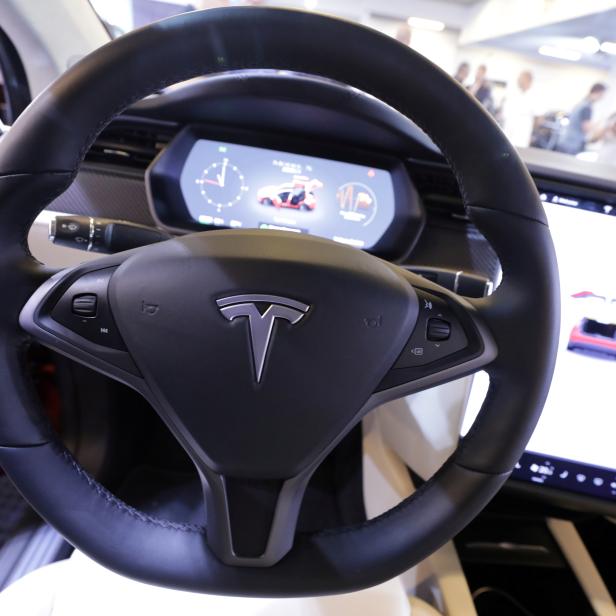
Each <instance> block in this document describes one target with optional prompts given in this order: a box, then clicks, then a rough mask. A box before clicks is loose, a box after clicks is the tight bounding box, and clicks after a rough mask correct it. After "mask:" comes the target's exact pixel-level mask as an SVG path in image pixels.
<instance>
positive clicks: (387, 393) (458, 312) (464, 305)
mask: <svg viewBox="0 0 616 616" xmlns="http://www.w3.org/2000/svg"><path fill="white" fill-rule="evenodd" d="M405 276H406V277H407V279H408V281H409V283H410V284H412V285H413V288H414V289H415V292H416V294H417V298H418V303H419V313H418V317H417V322H416V324H415V327H414V329H413V332H412V333H411V335H410V337H409V339H408V341H407V342H406V344H405V345H404V348H403V350H402V352H401V353H400V355H399V356H398V358H397V360H396V362H395V363H394V365H393V366H392V368H391V370H389V372H388V373H387V374H386V375H385V377H384V378H383V380H382V381H381V383H380V384H379V387H378V388H377V392H376V393H375V397H376V398H377V399H378V400H379V403H381V402H382V401H385V400H388V399H392V398H397V397H400V396H401V395H407V394H410V393H414V392H416V391H420V390H422V389H428V388H430V387H434V386H436V385H440V384H442V383H445V382H448V381H452V380H455V379H457V378H461V377H463V376H466V375H469V374H472V373H474V372H477V371H478V370H481V369H482V368H484V367H486V366H487V365H489V364H490V363H491V362H492V361H493V360H494V359H495V358H496V356H497V353H498V351H497V346H496V343H495V341H494V338H493V337H492V335H491V333H490V330H489V328H488V327H487V326H486V324H485V320H484V319H483V318H482V315H481V313H480V311H479V310H478V309H477V307H476V305H475V303H473V302H472V301H471V300H469V299H467V298H464V297H461V296H459V295H457V294H455V293H453V292H451V291H449V290H448V289H445V288H444V287H441V286H440V285H437V284H434V283H432V282H430V281H428V280H426V279H424V278H422V277H421V276H418V275H416V274H413V273H411V272H408V271H405Z"/></svg>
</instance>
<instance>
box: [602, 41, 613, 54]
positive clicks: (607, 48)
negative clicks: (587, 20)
mask: <svg viewBox="0 0 616 616" xmlns="http://www.w3.org/2000/svg"><path fill="white" fill-rule="evenodd" d="M601 51H602V52H603V53H609V54H610V55H611V56H616V43H613V42H612V41H603V43H601Z"/></svg>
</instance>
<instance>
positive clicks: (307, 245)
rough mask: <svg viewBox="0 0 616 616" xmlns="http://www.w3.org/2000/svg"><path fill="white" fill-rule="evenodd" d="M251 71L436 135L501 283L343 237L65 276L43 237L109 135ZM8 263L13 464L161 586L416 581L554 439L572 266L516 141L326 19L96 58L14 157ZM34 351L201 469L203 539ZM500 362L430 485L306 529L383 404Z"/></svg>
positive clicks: (239, 246) (261, 239)
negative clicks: (122, 489)
mask: <svg viewBox="0 0 616 616" xmlns="http://www.w3.org/2000/svg"><path fill="white" fill-rule="evenodd" d="M247 68H269V69H272V68H273V69H281V70H282V69H285V70H292V71H301V72H304V73H311V74H316V75H320V76H323V77H327V78H331V79H335V80H338V81H340V82H343V83H346V84H349V85H351V86H354V87H355V88H358V89H361V90H363V91H366V92H368V93H370V94H372V95H374V96H376V97H378V98H380V99H382V100H383V101H385V102H386V103H388V104H389V105H391V106H392V107H394V108H395V109H397V110H399V111H400V112H401V113H403V114H405V115H406V116H408V117H409V118H412V119H413V120H414V121H415V122H416V123H417V124H418V125H419V126H421V127H422V128H423V129H424V130H425V131H426V133H428V134H429V135H430V136H431V137H432V139H433V140H434V141H435V142H436V143H437V144H438V145H439V147H440V148H441V150H442V151H443V152H444V154H445V155H446V157H447V159H448V161H449V163H450V164H451V166H452V167H453V169H454V171H455V174H456V177H457V179H458V182H459V185H460V189H461V191H462V195H463V197H464V201H465V205H466V211H467V213H468V215H469V216H470V217H471V218H472V220H473V221H474V223H475V224H476V225H477V226H478V227H479V229H480V230H481V231H482V232H483V234H484V235H485V237H486V238H487V239H488V241H489V242H490V243H491V245H492V246H493V248H494V250H495V251H496V253H497V255H498V257H499V259H500V262H501V264H502V267H503V280H502V284H501V285H500V286H499V287H498V289H497V290H496V292H495V293H494V294H493V295H492V296H490V297H489V298H486V299H482V300H469V299H464V298H461V297H459V296H457V295H455V294H453V293H451V292H449V291H446V290H445V289H443V288H441V287H438V286H437V285H434V284H432V283H430V282H428V281H427V280H424V279H422V278H420V277H418V276H415V275H412V274H410V273H409V272H407V271H406V270H404V269H402V268H399V267H397V266H395V265H392V264H389V263H386V262H384V261H381V260H380V259H377V258H376V257H373V256H371V255H368V254H366V253H363V252H360V251H357V250H354V249H351V248H348V247H345V246H341V245H339V244H335V243H333V242H330V241H327V240H322V239H317V238H312V237H307V236H306V237H296V236H295V235H294V234H293V235H292V234H284V233H277V232H265V231H263V232H261V231H237V230H229V231H219V232H218V231H217V232H206V233H200V234H193V235H188V236H185V237H181V238H177V239H174V240H170V241H168V242H164V243H161V244H156V245H152V246H147V247H144V248H140V249H137V250H133V251H129V252H126V253H121V254H117V255H113V256H111V257H106V258H102V259H100V260H97V261H95V262H90V263H88V264H84V265H81V266H79V267H76V268H73V269H70V270H64V271H61V272H59V273H56V274H55V275H53V276H51V277H50V274H51V273H50V272H49V271H48V270H46V269H45V268H44V267H43V266H42V265H41V264H39V263H38V262H36V261H35V260H34V258H33V257H32V256H31V255H30V254H29V251H28V248H27V242H26V237H27V233H28V229H29V227H30V225H31V223H32V221H33V219H34V218H35V217H36V215H37V214H38V213H39V212H40V211H41V210H42V209H43V208H44V207H45V206H46V205H48V204H49V203H50V202H51V201H52V199H54V198H55V197H56V196H57V195H58V194H60V193H61V192H62V191H64V190H65V189H66V188H67V187H68V186H69V185H70V183H71V182H72V180H73V179H74V178H75V174H76V173H77V170H78V168H79V165H80V163H81V161H82V159H83V156H84V154H85V152H86V151H87V150H88V148H89V146H90V145H91V144H92V142H93V140H94V139H95V138H96V136H97V135H98V133H99V132H100V131H101V129H102V128H103V127H104V126H105V125H106V124H107V123H108V122H109V121H110V120H111V119H113V118H114V117H115V116H116V115H117V114H118V113H120V112H121V111H122V110H123V109H125V108H126V107H127V106H128V105H130V104H131V103H133V102H135V101H136V100H138V99H140V98H142V97H143V96H145V95H148V94H150V93H152V92H154V91H156V90H158V89H160V88H162V87H164V86H167V85H170V84H172V83H175V82H178V81H181V80H185V79H188V78H190V77H194V76H197V75H204V74H209V73H214V72H220V71H228V70H238V69H247ZM349 96H350V97H352V96H353V91H352V90H351V89H350V90H349ZM0 249H1V251H2V261H1V263H0V272H1V280H2V284H3V289H4V293H3V301H2V302H1V304H0V328H1V333H2V335H1V337H0V375H1V379H2V381H1V383H0V404H1V410H0V445H1V447H0V464H1V465H2V467H3V468H4V469H5V470H6V472H7V473H8V474H9V475H10V477H11V478H12V480H13V481H14V482H15V484H16V485H17V486H18V488H19V489H20V490H21V492H22V493H23V495H24V496H25V497H26V498H27V500H28V501H29V502H30V503H31V504H32V505H33V507H34V508H35V509H36V510H37V511H38V512H39V513H40V514H41V515H42V516H43V517H44V518H46V519H47V520H48V521H49V522H50V523H51V524H52V525H53V526H55V527H56V528H57V529H58V530H59V531H60V532H61V533H62V534H63V535H64V536H65V537H66V538H67V539H68V540H69V541H70V542H71V543H72V544H74V545H75V546H76V547H78V548H79V549H81V550H83V551H84V552H85V553H86V554H88V555H90V556H91V557H92V558H94V559H95V560H97V561H98V562H100V563H102V564H103V565H105V566H107V567H109V568H111V569H114V570H116V571H118V572H120V573H122V574H125V575H128V576H131V577H134V578H136V579H139V580H143V581H146V582H150V583H154V584H161V585H165V586H170V587H176V588H182V589H187V590H193V591H202V592H214V593H228V594H235V595H254V596H259V595H261V596H292V595H312V594H325V593H334V592H343V591H350V590H354V589H358V588H361V587H365V586H369V585H373V584H376V583H378V582H381V581H383V580H385V579H388V578H390V577H392V576H394V575H396V574H398V573H400V572H401V571H403V570H405V569H408V568H409V567H411V566H412V565H413V564H415V563H417V562H418V561H420V560H421V559H423V558H424V557H426V556H427V555H429V554H430V553H431V552H432V551H434V550H435V549H437V548H438V547H439V546H440V545H442V544H443V543H444V542H445V541H447V540H448V539H450V538H451V537H452V536H453V535H454V534H455V533H457V532H458V531H459V530H460V529H461V528H462V527H463V526H464V525H465V524H467V523H468V522H469V521H470V520H471V519H472V518H473V517H474V516H475V515H476V514H477V513H478V512H479V511H480V510H481V508H482V507H483V506H484V505H485V504H486V503H487V502H488V501H489V499H490V498H491V497H492V496H493V495H494V494H495V493H496V491H497V490H498V489H499V488H500V487H501V485H502V484H503V482H504V481H505V480H506V478H507V477H508V475H509V473H510V472H511V469H512V468H513V466H514V464H515V463H516V461H517V460H518V459H519V457H520V455H521V454H522V452H523V450H524V446H525V444H526V443H527V441H528V439H529V437H530V434H531V432H532V430H533V428H534V426H535V424H536V421H537V419H538V417H539V414H540V412H541V409H542V406H543V403H544V400H545V397H546V395H547V391H548V388H549V383H550V379H551V375H552V371H553V367H554V359H555V352H556V344H557V340H558V331H559V291H558V275H557V269H556V263H555V257H554V251H553V246H552V242H551V238H550V234H549V231H548V227H547V224H546V219H545V217H544V213H543V210H542V208H541V205H540V201H539V198H538V195H537V192H536V189H535V187H534V184H533V182H532V180H531V178H530V176H529V175H528V172H527V170H526V169H525V167H524V165H523V164H522V163H521V161H520V159H519V158H518V155H517V154H516V152H515V150H514V149H513V148H512V147H511V145H510V144H509V143H508V141H507V140H506V138H505V137H504V136H503V134H502V133H501V131H500V130H499V128H498V127H497V125H496V124H495V123H494V122H493V120H492V119H491V118H490V117H489V116H488V115H487V114H486V113H485V112H484V111H483V109H482V108H481V107H480V106H479V105H477V104H476V103H475V101H474V100H473V99H472V98H471V97H470V96H469V95H468V94H467V92H466V91H465V90H464V89H463V88H461V87H459V86H458V85H457V84H456V83H455V82H454V81H453V80H451V79H450V78H449V77H448V76H447V75H446V74H444V73H443V72H442V71H441V70H440V69H438V68H437V67H435V66H434V65H433V64H431V63H430V62H429V61H428V60H426V59H425V58H424V57H422V56H421V55H419V54H417V53H415V52H413V51H411V50H410V49H408V48H407V47H405V46H403V45H400V44H399V43H397V42H396V41H394V40H393V39H390V38H388V37H386V36H383V35H381V34H379V33H377V32H375V31H372V30H370V29H367V28H363V27H360V26H356V25H353V24H351V23H348V22H345V21H341V20H337V19H332V18H329V17H324V16H321V15H316V14H310V13H304V12H296V11H287V10H280V9H269V8H267V9H266V8H232V9H215V10H207V11H203V12H195V13H190V14H186V15H182V16H179V17H174V18H171V19H168V20H165V21H162V22H159V23H156V24H153V25H151V26H148V27H146V28H143V29H141V30H137V31H135V32H133V33H131V34H128V35H126V36H123V37H121V38H119V39H117V40H116V41H114V42H112V43H110V44H108V45H106V46H104V47H102V48H101V49H99V50H97V51H95V52H94V53H92V54H91V55H89V56H88V57H86V58H84V59H83V60H82V61H80V62H79V63H78V64H76V65H75V66H74V67H72V68H71V69H70V70H68V71H67V72H66V73H65V74H64V75H63V76H62V77H60V78H59V79H58V80H57V81H56V82H55V83H53V84H52V85H51V86H50V87H49V88H48V89H47V90H46V91H45V92H43V93H42V94H41V95H40V96H39V97H38V98H37V99H36V100H35V101H34V102H33V103H32V104H31V105H30V107H29V108H28V109H27V110H26V111H25V112H24V113H23V114H22V116H21V117H20V118H19V119H18V120H17V122H16V123H15V124H14V126H13V128H12V129H11V131H10V133H9V134H8V135H7V136H6V137H5V138H4V140H3V142H2V146H1V148H0ZM41 284H42V286H39V285H41ZM82 294H89V295H96V298H97V301H98V305H97V311H98V312H97V317H96V319H95V320H93V321H92V320H91V321H88V320H87V318H83V319H81V318H76V317H75V315H74V314H73V313H72V312H71V311H72V302H73V300H74V299H75V297H76V296H81V295H82ZM24 306H25V307H24ZM437 314H438V315H440V316H441V318H443V319H444V320H448V321H449V322H450V323H451V326H452V338H454V337H456V338H455V340H456V341H457V342H456V344H455V345H450V346H448V347H447V348H448V349H449V350H448V351H447V352H446V353H445V352H443V351H442V348H441V347H437V346H434V344H433V343H426V345H425V348H426V357H425V358H424V361H423V363H422V362H420V363H418V362H417V361H416V359H417V357H416V355H414V354H412V353H411V351H412V349H413V348H414V345H415V344H416V340H418V338H417V336H419V337H420V338H419V339H421V340H424V342H425V332H426V327H427V326H428V320H429V319H430V318H432V316H434V315H437ZM20 323H21V327H20ZM93 323H94V325H93ZM94 330H96V331H94ZM102 330H106V331H104V332H103V331H102ZM101 333H102V334H104V335H105V336H107V338H105V340H106V341H107V342H102V343H101ZM95 334H96V335H95ZM454 334H455V336H454ZM250 336H252V337H250ZM33 339H34V340H37V341H39V342H41V343H42V344H44V345H47V346H48V347H51V348H52V349H55V350H57V351H60V352H61V353H64V354H66V355H68V356H69V357H72V358H74V359H76V360H78V361H80V362H83V363H84V364H86V365H88V366H91V367H92V368H94V369H95V370H99V371H101V372H103V373H105V374H107V375H109V376H111V377H113V378H115V379H118V380H120V381H123V382H124V383H128V384H129V385H130V386H132V387H134V388H135V389H136V390H137V391H139V392H141V394H142V395H143V396H145V397H146V398H147V399H148V401H149V402H150V403H151V405H152V406H153V407H154V408H155V409H156V410H157V412H158V413H159V414H160V416H161V417H162V418H163V420H164V421H165V422H166V423H167V425H168V426H169V428H170V430H171V432H172V433H173V434H174V435H175V436H176V438H177V439H178V440H179V442H180V443H181V444H182V445H183V447H184V448H185V449H186V451H187V452H188V454H189V455H190V457H191V458H192V460H193V462H194V463H195V466H196V467H197V469H198V471H199V473H200V476H201V477H202V481H203V485H204V493H205V501H206V506H207V507H206V508H207V527H206V528H201V527H198V526H191V525H188V524H186V525H182V524H177V523H171V522H169V521H165V520H161V519H154V518H152V517H149V516H148V515H146V514H144V513H142V512H140V511H137V510H135V509H133V508H131V507H128V506H127V505H126V504H125V503H123V502H121V501H120V500H119V499H118V498H117V497H115V496H114V495H112V494H110V493H109V492H108V491H107V490H106V489H104V488H103V487H102V486H101V485H99V484H98V483H97V482H96V481H95V480H94V479H93V478H92V477H90V476H88V475H87V473H86V472H85V471H84V470H83V469H81V468H80V466H79V465H78V464H77V462H76V461H75V460H74V459H73V458H72V457H71V456H70V454H69V453H68V452H67V451H66V450H65V449H64V447H63V446H62V445H61V444H60V443H59V442H58V440H57V437H55V436H54V434H53V432H52V431H51V429H50V428H49V427H48V425H47V423H46V421H45V420H44V419H43V415H42V413H41V412H40V409H39V404H38V401H37V400H36V396H35V394H34V392H33V388H32V385H31V383H30V382H29V379H28V377H27V370H26V366H25V361H24V356H25V349H26V348H27V345H28V344H29V343H30V342H31V341H32V340H33ZM431 345H432V346H431ZM439 348H440V349H441V350H439ZM251 350H252V351H253V352H254V354H255V361H254V365H253V362H252V358H251ZM431 353H432V355H431ZM257 356H258V357H260V358H265V359H264V361H260V360H259V361H257ZM479 369H484V370H486V371H488V373H489V374H490V378H491V380H490V389H489V393H488V395H487V398H486V400H485V403H484V405H483V407H482V409H481V412H480V414H479V417H478V419H477V420H476V422H475V424H474V425H473V427H472V429H471V431H470V432H469V433H468V435H467V436H466V437H464V438H463V439H462V440H461V441H460V444H459V446H458V448H457V450H456V451H455V453H454V454H453V455H452V456H451V457H450V459H449V460H448V461H447V462H446V463H445V464H444V465H443V467H442V468H441V469H440V470H439V471H438V472H437V473H436V474H435V476H434V477H433V478H431V479H430V480H429V481H428V482H426V483H425V484H424V485H423V486H422V487H421V489H419V490H418V491H417V492H416V493H415V494H414V495H413V496H412V497H410V498H408V499H407V500H405V501H404V502H402V503H401V504H400V505H399V506H397V507H395V508H394V509H392V510H391V511H389V512H387V513H385V514H383V515H381V516H380V517H378V518H376V519H373V520H369V521H368V522H366V523H364V524H361V525H358V526H352V527H345V528H334V529H323V530H322V531H320V532H315V533H312V534H306V535H300V534H297V533H295V526H296V520H297V515H298V510H299V506H300V503H301V500H302V495H303V491H304V488H305V486H306V483H307V481H308V480H309V478H310V476H311V474H312V473H313V471H314V470H315V468H316V467H317V466H318V465H319V463H320V462H321V461H322V460H323V458H324V457H325V456H326V454H327V453H328V452H329V451H331V450H332V448H333V447H334V446H335V445H336V443H337V442H339V441H340V439H341V438H342V437H343V436H344V435H345V434H346V433H347V432H348V431H349V430H350V429H351V427H352V426H354V425H356V424H357V422H359V421H360V420H361V418H362V417H363V416H364V415H365V414H366V413H367V412H369V411H370V410H371V409H372V408H374V407H375V406H376V405H378V404H380V403H382V402H384V401H387V400H391V399H394V398H399V397H401V396H403V395H406V394H408V393H411V392H413V391H417V390H420V389H424V388H426V387H430V386H433V385H436V384H438V383H442V382H445V381H448V380H451V379H454V378H458V377H460V376H463V375H466V374H470V373H472V372H474V371H476V370H479Z"/></svg>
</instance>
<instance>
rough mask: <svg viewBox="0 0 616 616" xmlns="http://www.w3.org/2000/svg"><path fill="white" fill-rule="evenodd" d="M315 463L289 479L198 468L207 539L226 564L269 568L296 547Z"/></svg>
mask: <svg viewBox="0 0 616 616" xmlns="http://www.w3.org/2000/svg"><path fill="white" fill-rule="evenodd" d="M313 470H314V466H312V467H310V468H309V469H307V470H305V471H304V472H302V473H300V474H298V475H297V476H295V477H292V478H288V479H284V480H283V479H254V478H237V477H228V476H225V475H221V474H219V473H216V472H214V471H212V470H211V469H209V468H207V467H202V468H201V469H200V475H201V480H202V484H203V490H204V495H205V505H206V511H207V531H206V532H207V540H208V544H209V546H210V548H211V549H212V550H213V551H214V552H215V553H216V555H217V556H218V558H219V559H220V560H221V561H222V562H224V563H225V564H227V565H236V566H237V565H239V566H250V567H270V566H272V565H273V564H275V563H276V562H278V561H279V560H280V559H281V558H282V557H283V556H284V555H285V554H286V553H287V552H288V551H289V550H290V549H291V547H292V545H293V541H294V538H295V529H296V526H297V518H298V515H299V510H300V506H301V503H302V499H303V496H304V492H305V490H306V486H307V484H308V481H309V479H310V477H311V475H312V471H313Z"/></svg>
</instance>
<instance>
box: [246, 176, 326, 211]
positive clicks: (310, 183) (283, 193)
mask: <svg viewBox="0 0 616 616" xmlns="http://www.w3.org/2000/svg"><path fill="white" fill-rule="evenodd" d="M322 187H323V183H322V182H321V181H320V180H316V179H313V180H311V179H309V178H307V177H304V176H296V177H294V178H293V181H292V182H285V183H283V184H278V185H270V186H264V187H263V188H260V189H259V191H258V193H257V201H258V202H259V203H260V204H261V205H273V206H274V207H277V208H291V209H295V210H306V211H309V212H311V211H312V210H314V209H315V208H316V206H317V199H316V196H315V194H314V191H315V190H318V189H319V188H322Z"/></svg>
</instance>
